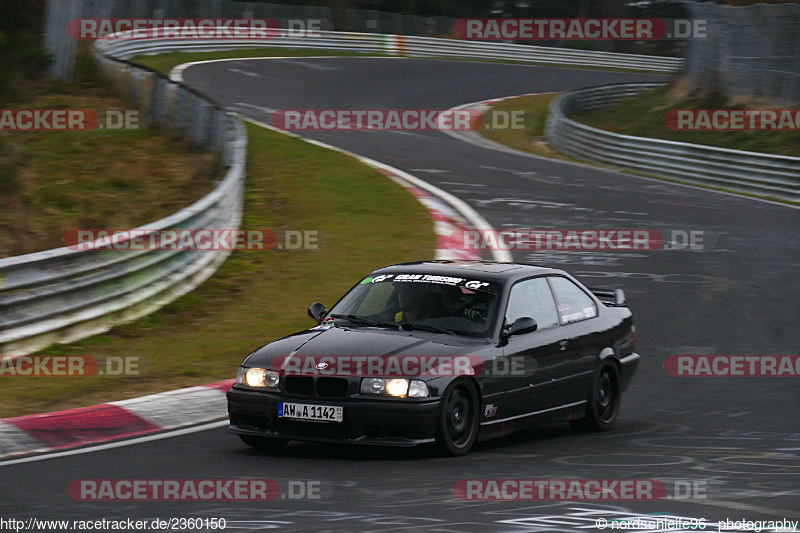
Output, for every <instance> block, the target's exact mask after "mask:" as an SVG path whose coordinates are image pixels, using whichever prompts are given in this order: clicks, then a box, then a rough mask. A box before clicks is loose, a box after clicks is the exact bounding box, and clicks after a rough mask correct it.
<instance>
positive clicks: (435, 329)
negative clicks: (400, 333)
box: [400, 322, 456, 335]
mask: <svg viewBox="0 0 800 533" xmlns="http://www.w3.org/2000/svg"><path fill="white" fill-rule="evenodd" d="M400 327H401V328H402V329H405V330H413V329H416V330H419V331H431V332H433V333H447V334H448V335H456V332H455V331H452V330H449V329H445V328H440V327H437V326H431V325H430V324H415V323H413V322H405V323H404V324H403V325H402V326H400Z"/></svg>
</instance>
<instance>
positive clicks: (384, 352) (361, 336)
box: [244, 326, 486, 368]
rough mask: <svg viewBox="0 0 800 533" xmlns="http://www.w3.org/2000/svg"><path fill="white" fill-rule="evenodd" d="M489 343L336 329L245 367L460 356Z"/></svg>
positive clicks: (300, 336)
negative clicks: (304, 360) (282, 361)
mask: <svg viewBox="0 0 800 533" xmlns="http://www.w3.org/2000/svg"><path fill="white" fill-rule="evenodd" d="M443 337H444V338H443ZM485 343H486V341H485V339H483V340H480V339H469V338H466V337H451V336H447V335H437V334H429V333H425V332H417V331H414V332H407V331H394V330H381V329H374V328H349V327H338V326H336V327H331V328H328V329H323V330H316V331H314V330H308V331H303V332H299V333H295V334H294V335H289V336H288V337H284V338H282V339H279V340H277V341H275V342H271V343H269V344H267V345H264V346H262V347H261V348H259V349H258V350H256V351H255V352H253V353H252V354H250V356H249V357H248V358H247V359H246V360H245V363H244V364H245V365H246V366H259V367H264V368H270V366H271V365H272V363H273V360H275V359H276V358H285V357H287V356H289V355H299V356H323V355H336V356H379V357H388V356H394V355H419V356H423V355H424V356H448V355H460V354H463V353H466V352H469V351H470V350H471V349H474V348H475V347H476V346H478V345H483V344H485Z"/></svg>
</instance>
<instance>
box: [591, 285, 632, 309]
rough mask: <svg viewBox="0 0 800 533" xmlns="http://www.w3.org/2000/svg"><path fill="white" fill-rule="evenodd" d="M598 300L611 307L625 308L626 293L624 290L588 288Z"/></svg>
mask: <svg viewBox="0 0 800 533" xmlns="http://www.w3.org/2000/svg"><path fill="white" fill-rule="evenodd" d="M587 288H588V289H589V290H590V291H592V294H594V295H595V296H597V299H598V300H600V301H601V302H603V303H604V304H605V305H609V306H611V307H625V291H623V290H622V289H596V288H592V287H587Z"/></svg>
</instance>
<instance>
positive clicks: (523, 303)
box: [506, 278, 558, 330]
mask: <svg viewBox="0 0 800 533" xmlns="http://www.w3.org/2000/svg"><path fill="white" fill-rule="evenodd" d="M524 316H527V317H531V318H532V319H534V320H536V324H537V325H538V328H537V329H540V330H541V329H545V328H552V327H554V326H557V325H558V314H557V313H556V304H555V302H554V301H553V294H552V293H551V292H550V287H548V285H547V280H546V279H545V278H534V279H526V280H525V281H520V282H519V283H517V284H516V285H514V286H513V287H512V288H511V294H510V295H509V298H508V308H507V309H506V324H507V325H508V324H513V323H514V321H515V320H516V319H518V318H520V317H524Z"/></svg>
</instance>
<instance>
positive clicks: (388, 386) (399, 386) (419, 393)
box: [359, 378, 429, 398]
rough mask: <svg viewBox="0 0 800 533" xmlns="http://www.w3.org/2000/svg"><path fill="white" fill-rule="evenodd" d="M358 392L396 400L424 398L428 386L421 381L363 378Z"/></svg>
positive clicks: (426, 394)
mask: <svg viewBox="0 0 800 533" xmlns="http://www.w3.org/2000/svg"><path fill="white" fill-rule="evenodd" d="M359 390H360V392H361V394H373V395H376V396H395V397H397V398H406V397H408V398H425V397H427V396H428V394H429V393H428V386H427V385H426V384H425V383H424V382H423V381H419V380H417V379H411V380H408V379H402V378H391V379H389V378H363V379H362V380H361V387H360V389H359Z"/></svg>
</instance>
